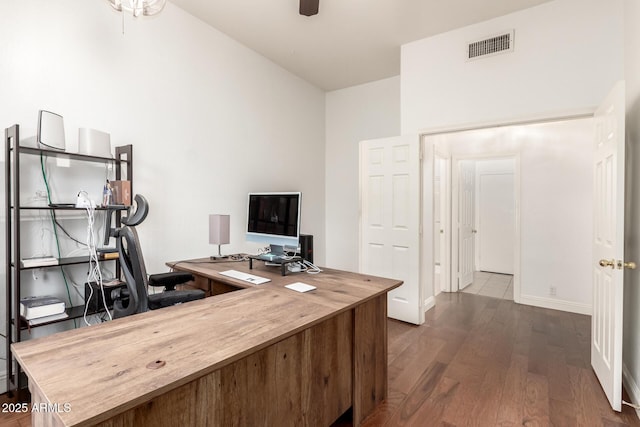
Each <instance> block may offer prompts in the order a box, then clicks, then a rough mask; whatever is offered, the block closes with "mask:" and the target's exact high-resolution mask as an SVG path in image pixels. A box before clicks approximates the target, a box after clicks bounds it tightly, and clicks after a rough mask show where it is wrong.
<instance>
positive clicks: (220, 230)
mask: <svg viewBox="0 0 640 427" xmlns="http://www.w3.org/2000/svg"><path fill="white" fill-rule="evenodd" d="M229 220H230V217H229V215H218V214H213V215H209V243H210V244H212V245H218V255H213V256H212V257H211V259H222V258H226V256H223V255H222V254H221V253H220V245H226V244H228V243H229V222H230V221H229Z"/></svg>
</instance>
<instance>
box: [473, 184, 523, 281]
mask: <svg viewBox="0 0 640 427" xmlns="http://www.w3.org/2000/svg"><path fill="white" fill-rule="evenodd" d="M479 181H480V182H479V183H478V184H479V185H478V188H479V193H478V199H479V200H478V206H479V212H478V218H479V221H478V252H479V259H480V270H481V271H490V272H493V273H502V274H513V266H514V258H513V254H514V252H515V251H514V240H515V238H514V234H515V194H514V177H513V174H507V173H501V174H495V173H491V174H480V175H479Z"/></svg>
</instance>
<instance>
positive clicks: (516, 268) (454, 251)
mask: <svg viewBox="0 0 640 427" xmlns="http://www.w3.org/2000/svg"><path fill="white" fill-rule="evenodd" d="M491 159H514V161H515V165H514V172H513V180H514V199H515V200H514V201H515V213H514V214H515V231H514V245H513V246H514V248H513V250H514V257H513V258H514V259H513V264H514V265H513V300H514V301H515V302H517V303H519V302H520V199H521V195H520V153H518V152H509V151H507V152H486V153H482V154H474V155H468V156H453V157H452V160H451V165H452V168H451V169H452V170H456V169H457V167H458V166H457V165H458V162H460V161H463V160H491ZM451 181H452V185H451V218H456V216H457V215H458V202H457V198H458V191H459V182H458V179H457V177H456V174H452V180H451ZM457 266H458V230H457V227H452V228H451V268H452V270H451V277H452V280H451V292H457V291H458V282H457V280H453V278H454V277H457V269H458V268H457Z"/></svg>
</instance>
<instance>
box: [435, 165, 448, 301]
mask: <svg viewBox="0 0 640 427" xmlns="http://www.w3.org/2000/svg"><path fill="white" fill-rule="evenodd" d="M433 166H434V169H433V236H434V238H433V261H434V269H433V271H434V278H433V280H434V281H433V289H434V295H437V294H439V293H440V292H441V291H448V290H449V271H450V267H449V250H450V249H449V245H448V242H447V238H448V234H449V233H448V226H447V218H448V216H449V212H448V202H447V200H448V197H447V195H448V185H447V184H448V162H447V159H446V158H445V157H444V156H443V155H441V154H439V153H435V155H434V163H433Z"/></svg>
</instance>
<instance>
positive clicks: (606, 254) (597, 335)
mask: <svg viewBox="0 0 640 427" xmlns="http://www.w3.org/2000/svg"><path fill="white" fill-rule="evenodd" d="M624 91H625V89H624V82H619V83H618V84H616V86H615V87H614V88H613V90H612V91H611V93H609V95H608V96H607V98H606V99H605V101H604V102H603V103H602V105H601V106H600V108H598V110H597V111H596V114H595V116H594V122H595V155H594V224H595V230H594V241H593V267H592V268H593V315H592V316H591V365H592V366H593V370H594V371H595V373H596V376H597V377H598V380H599V381H600V384H601V385H602V388H603V390H604V392H605V394H606V395H607V398H608V399H609V403H610V404H611V407H612V408H613V409H614V410H616V411H620V409H621V399H622V308H623V294H624V288H623V277H624V274H623V273H624V271H622V270H623V268H624V261H623V260H624V136H625V130H624V126H625V123H624V119H625V97H624Z"/></svg>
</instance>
